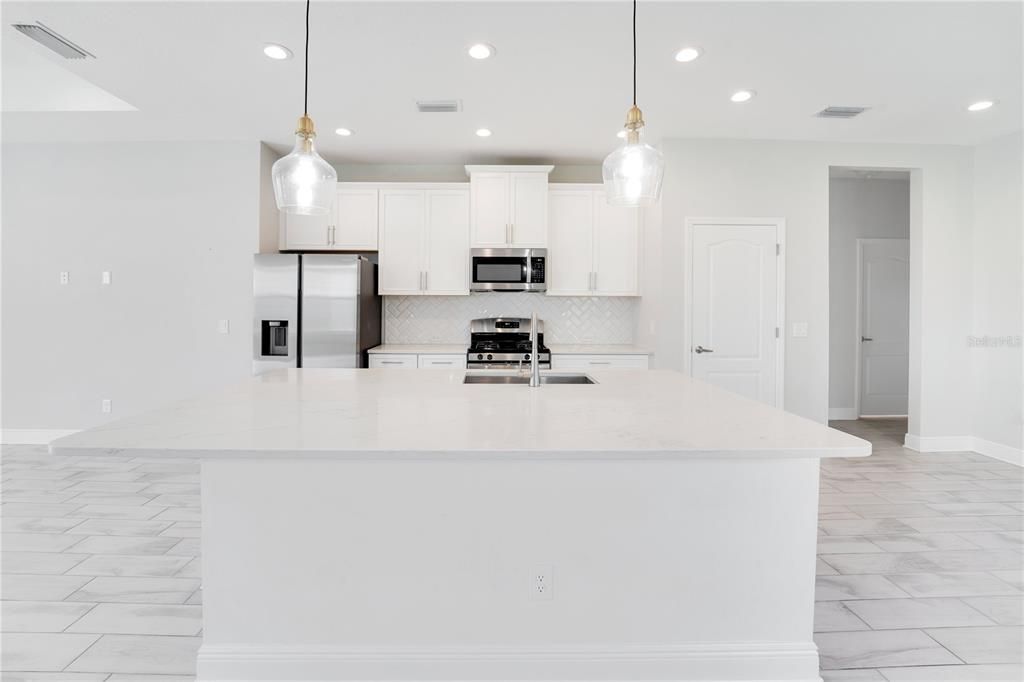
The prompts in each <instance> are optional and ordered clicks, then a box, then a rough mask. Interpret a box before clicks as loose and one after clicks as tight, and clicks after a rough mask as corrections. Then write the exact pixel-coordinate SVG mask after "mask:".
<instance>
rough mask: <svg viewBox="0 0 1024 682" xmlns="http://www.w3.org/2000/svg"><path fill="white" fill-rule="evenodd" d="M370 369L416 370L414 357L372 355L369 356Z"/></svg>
mask: <svg viewBox="0 0 1024 682" xmlns="http://www.w3.org/2000/svg"><path fill="white" fill-rule="evenodd" d="M370 369H416V356H415V355H411V354H410V355H404V354H396V353H374V354H371V355H370Z"/></svg>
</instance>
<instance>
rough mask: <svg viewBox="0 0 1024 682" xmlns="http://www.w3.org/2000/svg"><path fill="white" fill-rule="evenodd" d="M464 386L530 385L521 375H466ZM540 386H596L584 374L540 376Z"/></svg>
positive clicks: (463, 381) (525, 377)
mask: <svg viewBox="0 0 1024 682" xmlns="http://www.w3.org/2000/svg"><path fill="white" fill-rule="evenodd" d="M462 383H464V384H520V385H524V386H525V385H526V384H529V383H530V377H528V376H523V375H522V374H482V373H481V374H468V373H467V374H466V378H465V379H463V380H462ZM540 383H542V384H596V383H597V382H596V381H594V380H593V379H592V378H590V377H589V376H587V375H586V374H541V375H540Z"/></svg>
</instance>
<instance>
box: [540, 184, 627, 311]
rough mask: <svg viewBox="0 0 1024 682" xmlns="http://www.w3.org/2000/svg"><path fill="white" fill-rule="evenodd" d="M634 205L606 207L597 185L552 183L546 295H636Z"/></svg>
mask: <svg viewBox="0 0 1024 682" xmlns="http://www.w3.org/2000/svg"><path fill="white" fill-rule="evenodd" d="M639 218H640V216H639V213H638V209H635V208H621V207H617V206H609V205H608V201H607V200H606V199H605V194H604V190H603V189H602V188H600V186H597V185H562V186H558V185H552V189H551V192H550V196H549V198H548V273H550V274H549V278H550V281H549V283H548V291H547V293H548V296H639V295H640V287H639V278H638V274H637V273H638V268H637V263H638V260H639V253H640V219H639Z"/></svg>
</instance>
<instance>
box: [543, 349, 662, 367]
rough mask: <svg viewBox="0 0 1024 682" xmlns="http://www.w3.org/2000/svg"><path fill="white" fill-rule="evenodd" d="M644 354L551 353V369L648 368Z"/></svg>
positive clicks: (648, 362)
mask: <svg viewBox="0 0 1024 682" xmlns="http://www.w3.org/2000/svg"><path fill="white" fill-rule="evenodd" d="M649 367H650V358H649V357H648V356H646V355H571V354H561V353H552V355H551V369H554V370H559V371H568V370H588V369H648V368H649Z"/></svg>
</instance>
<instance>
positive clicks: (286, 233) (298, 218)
mask: <svg viewBox="0 0 1024 682" xmlns="http://www.w3.org/2000/svg"><path fill="white" fill-rule="evenodd" d="M332 212H333V211H332ZM280 215H281V241H280V244H281V250H282V251H312V250H318V251H325V250H327V249H329V248H330V245H331V226H332V225H333V216H332V215H331V214H330V213H328V214H327V215H291V214H288V213H285V212H283V211H282V212H281V214H280Z"/></svg>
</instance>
